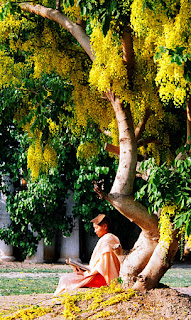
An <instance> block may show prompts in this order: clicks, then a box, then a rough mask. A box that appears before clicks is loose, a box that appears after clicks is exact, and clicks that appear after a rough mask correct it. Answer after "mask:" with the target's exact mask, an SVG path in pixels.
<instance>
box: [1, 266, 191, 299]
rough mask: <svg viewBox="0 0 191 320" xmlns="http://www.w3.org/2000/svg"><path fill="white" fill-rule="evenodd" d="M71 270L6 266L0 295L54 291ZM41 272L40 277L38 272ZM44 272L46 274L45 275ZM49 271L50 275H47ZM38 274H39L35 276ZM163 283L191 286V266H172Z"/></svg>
mask: <svg viewBox="0 0 191 320" xmlns="http://www.w3.org/2000/svg"><path fill="white" fill-rule="evenodd" d="M26 272H27V273H31V276H29V275H26V276H24V275H23V273H26ZM64 272H70V270H66V269H63V268H60V269H55V270H50V269H47V268H46V269H44V268H42V269H39V268H29V269H23V268H22V269H14V268H6V269H0V273H2V275H1V277H0V295H2V296H9V295H25V294H27V295H30V294H34V293H37V294H38V293H41V294H42V293H53V292H54V291H55V289H56V287H57V285H58V281H59V274H62V273H64ZM3 273H7V274H9V273H14V274H15V273H18V276H17V277H15V275H14V277H11V275H10V277H6V276H5V275H3ZM39 273H41V276H40V277H39V276H38V274H39ZM43 273H44V276H43ZM47 273H49V274H50V276H47ZM35 274H37V276H35ZM161 283H163V284H165V285H168V286H170V287H187V286H188V287H190V286H191V271H190V268H171V269H170V270H168V271H167V272H166V274H165V275H164V277H163V278H162V279H161Z"/></svg>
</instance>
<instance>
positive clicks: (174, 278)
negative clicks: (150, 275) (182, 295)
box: [160, 268, 191, 288]
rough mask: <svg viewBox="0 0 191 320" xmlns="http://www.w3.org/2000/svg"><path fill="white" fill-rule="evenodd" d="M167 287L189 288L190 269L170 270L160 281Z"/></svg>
mask: <svg viewBox="0 0 191 320" xmlns="http://www.w3.org/2000/svg"><path fill="white" fill-rule="evenodd" d="M160 282H161V283H163V284H166V285H168V286H169V287H175V288H181V287H191V268H171V269H169V270H168V271H167V272H166V274H165V275H164V277H163V278H162V279H161V281H160Z"/></svg>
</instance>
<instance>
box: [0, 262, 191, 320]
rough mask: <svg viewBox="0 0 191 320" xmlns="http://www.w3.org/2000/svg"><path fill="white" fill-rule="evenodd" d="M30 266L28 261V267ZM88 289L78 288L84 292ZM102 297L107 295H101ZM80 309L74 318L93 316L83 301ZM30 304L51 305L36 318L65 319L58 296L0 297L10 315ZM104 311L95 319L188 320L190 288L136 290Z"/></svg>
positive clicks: (0, 305)
mask: <svg viewBox="0 0 191 320" xmlns="http://www.w3.org/2000/svg"><path fill="white" fill-rule="evenodd" d="M13 265H14V268H19V267H20V268H25V269H26V268H27V265H26V264H25V266H23V264H22V263H11V264H10V263H9V264H8V267H10V268H13ZM31 267H32V265H31V264H29V265H28V268H31ZM34 267H35V268H43V269H44V268H46V267H47V269H49V270H50V269H57V268H60V267H61V265H52V264H51V265H50V264H48V265H47V264H42V265H39V264H35V266H34ZM0 268H1V269H2V268H7V264H5V265H4V264H3V265H2V264H1V267H0ZM85 290H91V289H80V290H79V291H82V292H84V291H85ZM105 298H106V299H107V298H108V297H105ZM79 304H80V308H81V309H83V310H84V312H83V313H82V314H81V315H79V316H78V318H76V319H91V318H92V317H93V316H95V315H96V312H98V311H100V310H97V309H96V311H93V312H92V313H88V312H87V302H86V301H84V302H79ZM31 305H38V306H52V308H53V310H54V311H53V313H50V314H47V315H44V316H41V317H40V318H38V319H44V320H45V319H47V320H48V319H65V318H64V317H63V315H62V311H63V308H64V306H63V305H62V304H61V302H59V300H58V299H55V298H53V296H52V294H32V295H19V296H0V311H1V312H2V311H4V312H6V314H10V313H11V314H13V313H14V311H15V310H16V309H18V308H21V307H28V306H31ZM107 310H113V311H114V315H112V316H109V317H106V318H105V317H104V318H99V319H113V320H114V319H130V320H191V288H176V289H174V288H173V289H172V288H169V287H166V286H164V287H161V288H156V289H152V290H150V291H148V292H145V293H137V295H136V296H135V297H133V298H131V299H130V300H129V301H125V302H119V303H118V304H115V305H114V306H109V307H107Z"/></svg>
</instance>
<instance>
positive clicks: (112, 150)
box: [105, 142, 120, 157]
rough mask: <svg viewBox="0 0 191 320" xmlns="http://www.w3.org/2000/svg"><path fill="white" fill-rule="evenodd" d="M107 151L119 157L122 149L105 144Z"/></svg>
mask: <svg viewBox="0 0 191 320" xmlns="http://www.w3.org/2000/svg"><path fill="white" fill-rule="evenodd" d="M105 151H108V152H112V153H114V154H116V155H117V156H118V157H119V153H120V149H119V147H118V146H114V145H113V144H110V143H107V142H106V144H105Z"/></svg>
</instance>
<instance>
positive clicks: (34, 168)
mask: <svg viewBox="0 0 191 320" xmlns="http://www.w3.org/2000/svg"><path fill="white" fill-rule="evenodd" d="M56 164H57V154H56V151H55V150H54V149H53V148H52V147H51V145H49V144H48V143H47V144H46V145H45V147H44V150H43V148H42V146H41V139H40V138H39V137H38V138H36V140H35V142H34V144H32V145H31V146H30V147H29V149H28V153H27V168H28V169H30V170H31V175H32V178H33V179H37V178H38V176H39V172H40V170H41V171H42V172H46V173H47V172H48V170H49V169H50V168H51V167H56Z"/></svg>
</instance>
